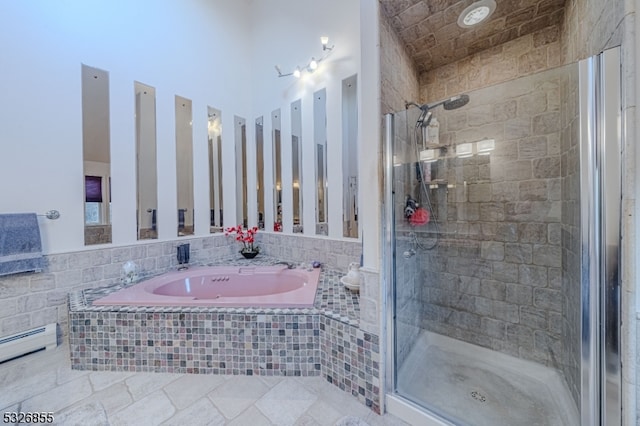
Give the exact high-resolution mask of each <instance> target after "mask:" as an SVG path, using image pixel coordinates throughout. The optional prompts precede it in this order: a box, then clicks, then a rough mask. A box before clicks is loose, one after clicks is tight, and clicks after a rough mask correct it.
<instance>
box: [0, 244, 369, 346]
mask: <svg viewBox="0 0 640 426" xmlns="http://www.w3.org/2000/svg"><path fill="white" fill-rule="evenodd" d="M257 238H258V245H259V246H260V248H261V254H260V257H259V258H261V257H263V256H273V257H278V258H279V259H280V260H286V261H289V262H293V263H296V264H297V263H300V262H310V261H313V260H318V261H320V262H322V263H323V265H325V266H326V267H327V268H328V269H332V270H338V271H346V270H347V267H348V265H349V262H353V261H357V260H358V259H359V258H360V251H361V247H360V243H359V242H358V241H357V240H353V241H351V240H332V239H329V238H326V237H318V238H314V237H303V236H297V235H296V236H293V235H281V234H278V233H268V232H263V233H259V234H258V235H257ZM183 243H189V244H190V248H191V259H190V260H191V264H192V265H207V264H211V263H215V262H218V261H221V260H222V259H226V258H239V257H240V254H239V253H238V251H239V247H238V244H237V243H236V242H235V241H232V240H231V239H230V238H229V237H225V236H224V234H223V233H218V234H212V235H207V236H204V237H193V238H181V239H176V240H172V241H154V242H143V243H142V242H141V243H139V244H134V245H130V246H121V247H108V248H104V247H103V248H98V249H91V250H83V251H77V252H68V253H57V254H47V255H45V267H44V270H43V272H42V273H38V274H34V273H25V274H16V275H11V276H7V277H0V336H7V335H10V334H14V333H19V332H22V331H24V330H28V329H30V328H35V327H40V326H43V325H46V324H50V323H54V322H55V323H58V325H59V328H58V338H59V339H60V340H64V339H66V334H67V330H68V329H69V327H68V316H67V312H68V309H67V295H68V293H69V292H71V291H77V290H81V289H90V288H98V287H105V286H111V285H115V284H118V283H119V282H120V276H121V273H122V266H123V265H124V264H125V263H126V262H127V261H129V260H132V261H134V262H135V263H136V264H137V265H138V267H139V268H140V270H139V272H140V277H141V278H146V277H152V276H155V275H159V274H161V273H163V272H167V271H170V270H175V269H176V267H177V259H176V247H177V246H178V245H180V244H183Z"/></svg>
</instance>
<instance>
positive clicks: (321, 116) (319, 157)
mask: <svg viewBox="0 0 640 426" xmlns="http://www.w3.org/2000/svg"><path fill="white" fill-rule="evenodd" d="M313 139H314V143H315V146H316V152H315V156H316V158H315V159H316V161H315V164H316V199H317V204H316V234H318V235H329V226H328V223H327V90H326V89H322V90H318V91H317V92H315V93H314V94H313Z"/></svg>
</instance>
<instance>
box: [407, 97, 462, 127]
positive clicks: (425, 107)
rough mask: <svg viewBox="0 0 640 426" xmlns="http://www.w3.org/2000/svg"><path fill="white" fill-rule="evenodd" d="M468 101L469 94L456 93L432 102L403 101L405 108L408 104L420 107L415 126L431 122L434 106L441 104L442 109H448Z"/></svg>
mask: <svg viewBox="0 0 640 426" xmlns="http://www.w3.org/2000/svg"><path fill="white" fill-rule="evenodd" d="M468 103H469V95H465V94H462V95H458V96H453V97H451V98H448V99H444V100H442V101H438V102H434V103H432V104H422V105H420V104H417V103H415V102H409V101H406V102H405V104H404V105H405V108H409V107H410V106H415V107H418V108H420V116H419V117H418V120H417V121H416V127H427V126H428V125H429V123H430V122H431V110H432V109H434V108H435V107H438V106H440V105H442V107H443V108H444V109H446V110H447V111H450V110H452V109H458V108H461V107H463V106H465V105H466V104H468Z"/></svg>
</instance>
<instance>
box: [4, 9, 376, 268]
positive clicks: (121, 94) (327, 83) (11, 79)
mask: <svg viewBox="0 0 640 426" xmlns="http://www.w3.org/2000/svg"><path fill="white" fill-rule="evenodd" d="M361 3H363V4H366V5H367V7H368V8H370V9H373V10H376V6H377V5H376V2H372V1H370V0H326V1H322V2H318V1H313V0H269V1H263V0H245V1H226V0H189V1H183V2H175V1H169V0H163V1H152V0H139V1H136V2H113V1H92V2H90V3H87V2H82V1H80V0H72V1H67V2H63V3H52V2H49V1H46V0H32V1H29V2H1V3H0V40H2V41H3V54H2V55H0V69H2V79H0V93H3V97H4V102H3V103H2V104H1V105H0V117H1V118H0V125H1V126H2V129H3V132H2V136H1V138H2V145H1V148H0V153H1V155H0V182H3V183H6V184H3V186H2V188H3V189H2V196H1V197H0V213H5V212H28V211H35V212H37V213H44V212H45V211H47V210H50V209H57V210H59V211H60V213H61V218H60V219H58V220H57V221H50V220H46V219H44V218H42V219H41V231H42V236H43V243H44V250H45V252H46V253H62V252H68V251H75V250H83V249H84V248H85V247H84V244H83V179H82V120H81V90H80V89H81V86H80V69H81V68H80V66H81V64H87V65H89V66H92V67H96V68H100V69H103V70H106V71H108V72H109V83H110V123H111V158H112V163H111V176H112V185H113V188H112V190H113V205H112V210H113V218H112V223H113V245H114V246H118V245H125V244H132V243H135V242H136V188H135V181H136V174H135V173H136V172H135V120H134V114H135V97H134V81H139V82H141V83H144V84H146V85H149V86H152V87H154V88H155V90H156V111H157V120H156V122H157V147H158V152H157V161H158V166H157V171H158V188H159V193H158V205H157V208H158V230H159V233H160V235H159V238H160V240H170V239H175V238H176V232H175V230H176V227H177V196H176V166H175V164H176V151H175V111H174V96H176V95H178V96H182V97H185V98H187V99H190V100H192V101H193V144H194V146H193V149H194V153H193V156H194V194H195V199H194V203H195V206H194V207H195V213H196V218H195V233H196V235H207V234H208V233H209V188H208V186H209V177H208V161H207V159H208V152H207V106H208V105H210V106H212V107H215V108H218V109H220V110H221V112H222V140H223V164H224V165H232V164H234V149H233V142H234V132H233V129H234V123H233V117H234V116H240V117H245V118H246V119H247V122H248V123H253V122H254V120H255V119H256V118H257V117H259V116H264V117H270V116H271V112H272V111H273V110H275V109H278V108H279V109H280V110H281V111H282V120H281V121H282V148H283V149H282V154H283V159H282V165H283V170H282V178H283V199H284V201H285V203H284V211H283V217H284V225H285V226H284V231H285V233H290V232H292V218H293V211H292V206H291V198H292V191H291V143H290V141H291V117H290V110H291V107H290V106H291V102H293V101H295V100H297V99H300V100H301V103H302V135H301V138H302V143H303V148H302V157H303V159H302V173H303V176H302V183H303V188H302V190H303V206H304V211H303V218H304V221H303V224H304V233H305V234H306V235H315V205H316V202H315V185H314V182H315V164H314V150H313V93H314V92H315V91H317V90H320V89H322V88H326V90H327V139H328V157H329V161H328V199H327V203H328V209H329V215H328V218H329V232H330V235H329V236H330V238H338V239H342V189H343V188H342V167H341V164H342V149H341V144H342V117H341V104H342V93H341V91H342V88H341V85H342V80H344V79H345V78H348V77H350V76H353V75H356V74H357V75H358V87H359V97H362V98H367V99H368V100H369V101H373V102H375V100H377V99H378V98H379V96H378V95H377V92H376V89H375V88H377V87H378V86H379V85H378V84H377V83H375V82H376V81H377V80H378V74H377V68H376V67H375V66H373V67H369V66H368V65H367V66H362V67H361V55H360V49H361V42H360V39H361V32H360V25H361V18H360V9H361ZM368 23H369V22H368ZM371 25H374V26H375V25H377V23H376V22H375V21H371ZM27 28H28V31H25V29H27ZM374 33H375V31H374ZM323 35H326V36H328V37H329V38H330V42H329V44H330V45H332V44H335V49H334V50H333V51H332V52H331V54H330V55H329V57H328V58H327V59H326V60H325V61H324V62H322V63H321V64H320V68H319V69H318V70H317V72H316V73H314V74H313V75H311V76H307V77H306V78H302V79H299V80H298V79H295V78H294V77H284V78H278V77H277V73H276V71H275V69H274V66H275V65H280V66H281V67H282V69H283V71H285V72H289V71H292V70H293V69H294V68H295V67H296V65H301V66H302V65H305V64H306V63H308V61H309V60H310V59H311V57H312V56H314V57H316V58H318V57H320V56H321V55H322V53H323V52H322V46H321V44H320V36H323ZM370 47H373V48H374V49H375V48H376V45H375V42H374V44H373V45H372V46H370ZM371 53H372V52H369V58H371V57H372V54H371ZM373 56H375V54H373ZM367 81H368V82H371V81H373V82H374V86H373V87H374V90H373V91H372V92H371V93H367V94H366V96H365V94H364V91H363V90H362V89H360V88H361V87H363V85H361V84H360V82H363V84H366V82H367ZM360 92H362V93H360ZM362 102H363V101H362V99H360V105H362ZM369 108H370V107H369ZM374 108H375V107H374ZM378 109H379V108H378ZM363 115H364V114H360V113H359V130H358V135H359V138H360V139H362V138H364V137H367V138H369V139H368V142H367V144H366V145H367V146H366V147H361V148H360V151H361V155H364V156H365V157H366V158H368V160H366V159H365V160H364V161H361V162H359V168H360V170H361V173H364V176H361V179H360V182H363V183H364V182H370V183H371V184H372V185H373V186H371V187H367V191H369V192H370V194H368V195H363V193H364V192H365V191H364V188H363V190H361V191H360V194H361V195H360V205H361V206H362V205H363V202H365V203H372V204H370V207H369V208H367V209H363V208H362V207H361V215H360V218H361V219H362V221H361V224H360V227H361V228H363V227H364V228H365V229H364V230H363V232H362V234H364V235H365V238H366V239H367V245H368V246H369V247H370V249H368V251H369V253H370V254H369V255H368V256H367V255H366V256H365V262H367V259H368V262H369V263H370V266H375V267H377V263H378V259H377V256H378V251H379V250H378V245H379V238H378V237H377V236H376V237H371V238H370V237H369V236H367V232H373V235H377V234H378V233H379V231H378V229H379V226H380V222H379V214H378V210H379V187H378V185H377V181H378V179H377V177H376V178H375V179H371V177H372V172H375V173H377V172H378V168H377V164H378V163H377V162H378V157H377V155H378V149H377V148H376V149H373V150H370V149H369V148H370V147H374V146H376V147H377V146H378V145H379V141H378V139H379V130H377V129H376V130H373V131H372V130H371V129H374V128H377V127H378V123H377V121H375V120H376V119H375V118H373V120H372V119H371V118H368V119H367V118H363ZM369 117H377V115H376V116H371V115H370V116H369ZM362 123H367V124H366V127H367V128H363V127H364V126H362ZM254 128H255V126H253V125H250V126H247V142H248V144H247V147H248V150H247V151H248V152H247V162H248V164H249V165H252V164H255V161H256V153H255V129H254ZM271 130H272V129H271V123H270V120H268V119H267V120H265V126H264V131H265V163H266V167H265V212H267V215H266V219H267V221H266V224H267V230H270V229H271V224H272V222H273V214H272V212H273V194H272V191H271V189H270V188H272V186H273V182H272V176H271V174H272V164H273V158H272V149H271ZM359 143H361V142H359ZM363 148H365V150H366V151H367V153H364V154H363ZM17 177H18V178H17ZM247 179H248V194H249V195H250V196H249V203H248V204H249V209H248V212H249V224H251V225H254V224H256V223H257V199H256V171H255V168H254V167H248V170H247ZM235 180H236V179H235V170H234V168H233V167H228V166H227V167H223V181H224V182H235ZM8 183H10V184H8ZM234 189H235V188H233V187H229V185H225V190H224V205H225V212H224V217H225V218H226V219H227V222H226V223H225V224H224V225H225V226H229V225H233V224H234V223H233V222H235V219H234V218H236V217H237V214H236V203H235V201H236V200H235V196H236V191H235V190H234ZM26 194H28V196H26ZM367 215H369V216H368V218H367ZM230 221H231V222H230ZM367 222H368V226H364V225H363V224H367ZM368 229H370V230H371V231H368Z"/></svg>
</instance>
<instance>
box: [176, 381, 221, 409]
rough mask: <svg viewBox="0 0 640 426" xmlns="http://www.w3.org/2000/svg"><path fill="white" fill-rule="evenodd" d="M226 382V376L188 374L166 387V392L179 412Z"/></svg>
mask: <svg viewBox="0 0 640 426" xmlns="http://www.w3.org/2000/svg"><path fill="white" fill-rule="evenodd" d="M224 382H225V377H224V376H216V375H212V374H187V375H184V376H182V377H180V378H178V379H176V380H174V381H173V382H171V383H169V384H168V385H166V386H165V387H164V391H165V393H166V394H167V395H168V396H169V398H170V399H171V402H173V405H175V406H176V408H177V409H178V410H181V409H183V408H185V407H188V406H189V405H191V404H193V402H194V401H196V400H197V399H199V398H201V397H202V396H203V395H206V394H208V393H209V392H211V391H212V390H213V389H215V388H216V387H218V386H220V385H221V384H222V383H224Z"/></svg>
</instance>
